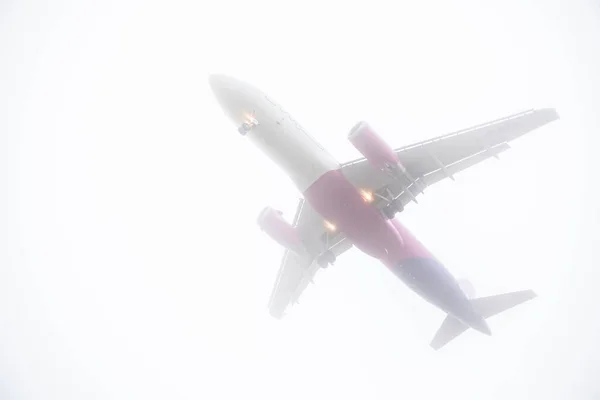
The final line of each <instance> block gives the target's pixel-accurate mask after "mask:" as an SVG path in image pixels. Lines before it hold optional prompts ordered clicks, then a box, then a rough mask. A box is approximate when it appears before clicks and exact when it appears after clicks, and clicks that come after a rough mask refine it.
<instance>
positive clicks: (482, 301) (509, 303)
mask: <svg viewBox="0 0 600 400" xmlns="http://www.w3.org/2000/svg"><path fill="white" fill-rule="evenodd" d="M535 297H536V294H535V293H534V292H533V290H522V291H519V292H512V293H505V294H498V295H495V296H489V297H479V298H477V299H471V304H472V305H473V310H474V311H475V312H476V313H477V314H478V315H480V316H481V317H482V318H489V317H492V316H494V315H496V314H500V313H501V312H503V311H506V310H508V309H511V308H513V307H514V306H517V305H519V304H522V303H524V302H526V301H528V300H531V299H533V298H535ZM467 329H469V326H468V325H466V324H465V323H463V322H461V321H459V320H458V319H457V318H455V317H453V316H452V315H450V314H448V315H447V316H446V319H444V322H442V326H440V329H438V331H437V333H436V334H435V337H434V338H433V340H432V341H431V347H433V348H434V349H435V350H439V349H441V348H442V347H444V346H445V345H446V344H448V342H450V341H451V340H453V339H455V338H456V337H458V336H459V335H460V334H461V333H463V332H464V331H466V330H467Z"/></svg>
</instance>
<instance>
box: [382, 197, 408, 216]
mask: <svg viewBox="0 0 600 400" xmlns="http://www.w3.org/2000/svg"><path fill="white" fill-rule="evenodd" d="M381 211H382V212H383V215H384V216H385V217H386V218H387V219H394V217H395V216H396V213H401V212H402V211H404V205H403V204H402V202H401V201H400V199H395V200H394V201H392V202H391V203H390V204H388V205H387V206H386V207H384V208H382V209H381Z"/></svg>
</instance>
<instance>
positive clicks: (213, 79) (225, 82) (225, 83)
mask: <svg viewBox="0 0 600 400" xmlns="http://www.w3.org/2000/svg"><path fill="white" fill-rule="evenodd" d="M230 82H231V79H229V78H228V77H227V76H225V75H221V74H211V75H209V76H208V84H209V85H210V88H211V89H212V91H213V92H214V94H215V95H216V96H217V97H220V96H221V95H222V94H223V92H224V91H225V90H226V89H227V88H228V87H231V84H230Z"/></svg>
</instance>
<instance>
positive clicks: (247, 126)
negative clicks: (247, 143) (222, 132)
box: [238, 116, 258, 136]
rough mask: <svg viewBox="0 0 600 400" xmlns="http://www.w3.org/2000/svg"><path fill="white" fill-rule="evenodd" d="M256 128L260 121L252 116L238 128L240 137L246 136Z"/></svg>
mask: <svg viewBox="0 0 600 400" xmlns="http://www.w3.org/2000/svg"><path fill="white" fill-rule="evenodd" d="M255 126H258V121H257V120H256V118H254V117H253V116H250V117H249V118H248V120H247V121H245V122H242V124H241V125H240V126H239V127H238V132H239V133H240V135H242V136H245V135H246V134H247V133H248V132H250V131H251V130H252V128H254V127H255Z"/></svg>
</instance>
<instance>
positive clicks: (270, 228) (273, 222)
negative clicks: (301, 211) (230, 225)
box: [257, 207, 303, 255]
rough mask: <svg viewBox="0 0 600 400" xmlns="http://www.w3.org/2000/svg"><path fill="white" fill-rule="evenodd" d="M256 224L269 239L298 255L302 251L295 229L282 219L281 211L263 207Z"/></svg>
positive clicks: (300, 241)
mask: <svg viewBox="0 0 600 400" xmlns="http://www.w3.org/2000/svg"><path fill="white" fill-rule="evenodd" d="M257 222H258V226H260V229H261V230H263V231H265V232H266V233H267V235H269V237H271V239H273V240H274V241H276V242H277V243H279V244H280V245H282V246H283V247H285V248H286V249H288V250H290V251H293V252H294V253H296V254H298V255H300V254H302V253H303V244H302V240H301V239H300V235H298V232H297V231H296V229H295V228H294V227H293V226H292V225H291V224H290V223H288V222H287V221H286V220H285V219H283V213H282V212H281V211H279V210H275V209H274V208H271V207H265V208H264V209H263V210H262V211H261V212H260V214H259V216H258V220H257Z"/></svg>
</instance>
